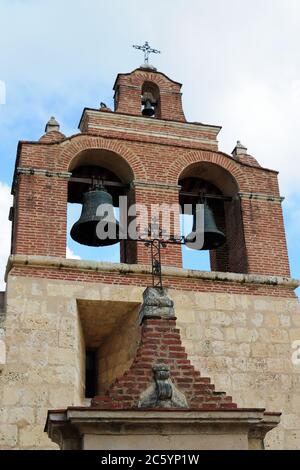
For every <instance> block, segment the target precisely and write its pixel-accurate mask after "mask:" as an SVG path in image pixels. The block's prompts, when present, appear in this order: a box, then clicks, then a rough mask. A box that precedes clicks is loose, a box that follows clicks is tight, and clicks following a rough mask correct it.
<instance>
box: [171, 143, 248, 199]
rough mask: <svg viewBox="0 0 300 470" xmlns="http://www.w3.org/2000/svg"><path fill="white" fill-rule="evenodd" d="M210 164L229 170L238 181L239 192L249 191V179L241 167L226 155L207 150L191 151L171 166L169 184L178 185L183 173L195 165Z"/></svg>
mask: <svg viewBox="0 0 300 470" xmlns="http://www.w3.org/2000/svg"><path fill="white" fill-rule="evenodd" d="M201 162H209V163H214V164H216V165H219V166H220V167H222V168H224V169H225V170H227V171H228V172H229V173H230V174H231V175H232V176H233V177H234V179H235V180H236V183H237V185H238V187H239V190H240V191H241V190H247V189H248V179H247V178H246V176H245V174H244V172H243V171H242V170H241V168H240V167H239V165H238V164H237V163H236V162H234V161H233V160H232V159H231V158H230V157H229V156H227V155H226V154H224V153H218V152H210V151H205V150H196V151H191V152H189V153H188V154H186V155H185V156H182V155H181V156H180V157H178V158H177V159H176V160H175V161H174V162H173V163H172V165H171V166H170V168H169V171H168V182H169V183H170V184H178V180H179V178H180V175H181V174H182V172H183V171H184V170H185V169H186V168H187V167H188V166H190V165H191V164H193V163H201Z"/></svg>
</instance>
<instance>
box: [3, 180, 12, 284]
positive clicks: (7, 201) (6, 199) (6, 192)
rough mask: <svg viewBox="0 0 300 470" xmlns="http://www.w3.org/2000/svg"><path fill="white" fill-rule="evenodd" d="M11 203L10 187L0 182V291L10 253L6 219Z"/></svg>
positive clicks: (8, 230)
mask: <svg viewBox="0 0 300 470" xmlns="http://www.w3.org/2000/svg"><path fill="white" fill-rule="evenodd" d="M11 205H12V196H11V194H10V188H9V187H8V186H7V185H5V184H3V183H1V182H0V227H1V232H0V291H3V290H5V282H4V273H5V268H6V264H7V259H8V256H9V254H10V238H11V222H9V220H8V214H9V208H10V207H11Z"/></svg>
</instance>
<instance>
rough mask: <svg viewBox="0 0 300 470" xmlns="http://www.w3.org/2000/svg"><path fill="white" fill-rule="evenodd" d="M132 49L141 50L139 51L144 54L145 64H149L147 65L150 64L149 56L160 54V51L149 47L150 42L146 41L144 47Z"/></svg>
mask: <svg viewBox="0 0 300 470" xmlns="http://www.w3.org/2000/svg"><path fill="white" fill-rule="evenodd" d="M132 47H134V48H135V49H139V50H141V51H143V52H144V60H145V64H147V65H148V64H149V54H160V51H158V50H157V49H152V48H151V47H150V46H149V43H148V41H146V42H145V44H144V45H143V46H135V45H133V46H132Z"/></svg>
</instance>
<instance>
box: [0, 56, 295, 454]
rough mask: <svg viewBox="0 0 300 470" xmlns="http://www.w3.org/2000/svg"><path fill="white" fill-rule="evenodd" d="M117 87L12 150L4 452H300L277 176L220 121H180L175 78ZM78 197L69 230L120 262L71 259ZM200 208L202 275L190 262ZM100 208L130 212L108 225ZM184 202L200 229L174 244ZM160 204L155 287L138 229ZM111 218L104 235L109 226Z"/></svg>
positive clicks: (153, 77)
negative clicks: (73, 125) (163, 234)
mask: <svg viewBox="0 0 300 470" xmlns="http://www.w3.org/2000/svg"><path fill="white" fill-rule="evenodd" d="M113 90H114V103H115V107H114V110H111V109H109V108H108V107H106V105H105V104H104V103H102V104H101V107H100V108H96V109H90V108H85V109H84V110H83V113H82V116H81V119H80V123H79V132H78V133H77V134H75V135H72V136H65V135H64V134H63V133H62V132H61V130H60V125H59V123H58V122H57V121H56V120H55V118H51V119H50V121H49V122H48V123H47V125H46V129H45V134H44V135H43V136H42V137H41V138H40V139H39V140H37V141H34V142H28V141H21V142H20V143H19V145H18V150H17V159H16V166H15V173H14V180H13V186H12V191H13V195H14V205H13V208H12V210H11V213H10V216H11V219H12V221H13V231H12V249H11V255H10V257H9V259H8V264H7V270H6V280H7V291H6V295H5V302H4V311H5V316H4V331H5V336H4V341H5V345H6V351H7V360H6V363H5V364H3V365H2V366H1V367H2V373H1V375H0V389H1V393H2V395H1V396H2V406H3V409H4V410H5V413H4V414H3V420H6V421H3V425H5V426H7V433H6V434H5V436H4V440H3V444H2V446H3V448H14V449H50V448H57V446H60V448H62V449H66V448H86V449H88V448H89V449H109V448H111V447H110V446H111V445H113V446H114V448H137V446H138V447H140V448H145V446H147V445H148V446H149V442H152V443H153V444H152V445H153V446H154V448H155V449H159V448H166V446H167V445H169V444H168V442H172V439H174V440H173V442H174V446H175V447H176V446H177V448H179V447H178V446H180V445H181V446H183V448H185V449H187V448H191V449H196V448H197V446H200V447H201V448H203V449H209V448H218V447H220V448H226V449H237V448H243V449H248V448H263V447H266V448H272V449H288V448H292V447H293V446H296V447H297V446H298V447H299V442H296V441H295V437H294V436H295V435H298V434H299V433H300V414H299V400H298V394H299V391H298V388H299V386H298V384H299V372H300V371H299V366H298V365H297V363H296V362H295V361H294V359H293V347H294V346H293V345H294V341H296V340H300V337H299V324H300V321H299V318H300V316H299V313H300V312H299V303H298V300H297V298H296V296H295V292H294V290H295V288H296V287H297V286H298V285H299V282H298V281H296V280H294V279H292V278H291V277H290V270H289V261H288V254H287V247H286V240H285V232H284V224H283V217H282V207H281V205H282V202H283V198H282V197H281V195H280V193H279V187H278V174H277V172H276V171H274V170H271V169H267V168H263V167H262V166H260V164H259V163H258V162H257V160H256V159H255V158H254V157H252V156H251V155H249V154H248V152H247V149H246V148H245V147H244V146H243V145H242V144H241V143H240V142H238V143H237V145H236V146H235V148H234V150H233V152H232V154H230V155H229V154H226V153H224V152H223V151H221V150H219V147H218V134H219V132H220V131H221V127H220V126H216V125H210V124H203V123H201V122H188V121H186V118H185V116H184V112H183V106H182V95H181V84H180V83H178V82H176V81H174V80H172V79H171V78H169V77H167V76H166V75H165V74H164V73H162V72H160V71H158V70H156V69H155V68H154V67H152V66H150V65H149V64H148V63H147V62H146V63H145V64H143V66H141V67H139V68H137V69H136V70H133V71H132V72H130V73H120V74H119V75H118V76H117V78H116V81H115V84H114V87H113ZM122 198H123V199H122ZM120 201H123V202H120ZM68 203H81V204H82V214H81V217H80V219H79V220H78V222H77V223H76V224H75V226H74V227H73V229H72V237H73V239H74V240H76V241H77V242H79V243H83V244H86V245H92V246H98V249H99V250H103V249H105V246H106V245H108V244H113V245H114V247H115V249H116V250H120V259H121V262H120V263H102V262H95V261H87V260H83V259H80V260H75V259H66V240H67V204H68ZM199 204H200V205H201V206H202V207H203V212H202V214H203V220H204V222H203V223H204V225H203V231H204V240H203V242H204V243H203V245H201V246H198V248H197V249H206V250H209V253H210V263H211V271H209V272H207V271H203V270H201V266H199V269H197V270H186V269H183V267H182V252H181V249H182V243H187V242H191V243H190V248H191V249H195V247H194V246H193V244H192V243H193V240H194V238H195V237H196V235H198V228H197V227H198V226H197V224H196V207H198V206H197V205H199ZM104 206H105V207H106V208H107V207H108V209H107V211H106V212H109V211H110V208H112V207H113V206H114V207H119V209H120V214H121V212H122V211H124V213H126V219H123V218H122V217H120V220H117V219H116V218H115V216H114V215H113V216H112V217H111V218H110V219H108V218H106V219H105V218H104V219H103V216H104V212H105V211H104V212H101V210H102V209H103V207H104ZM185 206H189V207H190V208H191V214H192V215H193V217H194V226H193V230H192V233H191V234H190V236H189V237H181V239H180V240H181V241H182V243H177V242H176V240H178V237H180V236H181V232H180V217H181V213H182V211H183V210H184V207H185ZM99 208H100V212H98V209H99ZM154 216H155V219H156V221H157V223H158V225H159V226H160V225H161V224H162V221H163V220H164V218H167V219H168V220H169V231H168V243H165V244H164V246H163V247H162V248H161V252H160V256H161V258H160V263H161V264H160V266H159V268H160V270H161V275H162V281H163V287H159V288H155V287H153V286H152V275H153V257H152V256H151V249H150V248H149V245H148V246H147V244H145V243H143V242H142V240H137V239H134V237H130V236H128V233H127V229H128V227H129V226H131V227H134V228H135V229H136V228H137V226H138V228H139V230H140V232H141V233H142V232H143V230H145V229H147V227H148V226H149V224H150V225H151V223H152V221H153V218H154ZM105 217H106V216H105ZM103 220H104V228H106V229H107V228H108V227H109V226H110V225H111V226H112V228H113V229H116V231H115V233H114V236H113V238H112V239H110V242H111V243H106V242H104V240H102V239H101V238H99V236H98V232H97V229H98V228H99V222H101V221H103ZM121 229H122V230H124V229H126V230H125V231H126V236H124V237H121V236H120V233H121ZM158 238H159V236H158ZM99 240H100V241H99ZM99 253H100V251H99ZM53 410H64V411H60V412H56V411H53ZM266 410H267V411H266ZM141 411H142V414H141ZM280 413H282V417H281V422H280V423H279V421H280ZM4 415H5V416H4ZM108 415H109V416H110V417H111V418H110V420H107V416H108ZM0 416H1V419H2V415H0ZM86 416H89V420H90V421H89V423H90V424H89V427H87V424H86V419H87V418H86ZM141 416H142V419H140V418H141ZM7 417H9V418H7ZM171 418H172V419H171ZM7 419H9V421H8V422H7ZM46 420H47V424H46V432H44V425H45V422H46ZM75 422H76V423H77V424H76V425H75V424H74V423H75ZM204 422H205V423H206V424H203V423H204ZM8 423H9V424H8ZM137 423H138V424H137ZM151 423H152V424H151ZM153 423H154V424H153ZM174 423H176V424H174ZM237 423H239V425H238V424H237ZM158 425H159V426H160V427H159V426H158ZM115 426H120V429H122V432H121V433H118V435H117V434H115V433H114V432H113V429H115ZM132 429H134V435H135V438H134V439H133V438H132V435H131V434H132V432H131V431H132ZM158 429H161V432H160V431H158ZM209 429H210V430H212V434H211V436H210V437H209V438H208V437H207V431H208V430H209ZM130 430H131V431H130ZM269 431H270V432H269ZM165 436H167V438H166V437H165ZM175 436H177V437H175ZM178 436H181V438H178ZM265 436H266V437H265ZM149 438H150V439H149ZM169 438H172V439H171V441H170V439H169ZM168 439H169V440H168ZM112 440H113V442H114V443H113V444H112ZM180 443H181V444H180ZM182 443H183V444H182ZM161 446H162V447H161Z"/></svg>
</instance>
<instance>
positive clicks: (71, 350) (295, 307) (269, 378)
mask: <svg viewBox="0 0 300 470" xmlns="http://www.w3.org/2000/svg"><path fill="white" fill-rule="evenodd" d="M143 290H144V288H143V287H139V286H130V287H129V286H125V285H124V286H120V285H109V284H100V283H92V282H88V283H84V282H76V281H73V282H71V281H64V282H63V283H62V282H60V281H58V280H46V279H42V278H30V277H26V278H22V277H17V276H12V275H9V276H8V285H7V308H6V320H5V334H6V336H5V341H6V347H7V364H6V366H5V367H4V368H3V370H2V372H0V403H1V407H0V423H1V424H0V448H2V449H7V448H14V449H20V448H22V449H38V448H42V449H46V448H47V449H51V448H56V446H55V445H54V444H53V443H51V442H50V441H49V439H48V438H47V436H46V434H45V433H44V432H43V428H44V425H45V420H46V414H47V410H48V409H61V408H64V407H67V406H71V405H83V404H86V400H85V399H84V390H83V385H84V372H83V368H84V348H85V344H84V343H85V340H84V335H85V334H86V333H85V332H84V327H83V328H82V325H81V324H82V318H81V317H80V315H79V311H78V302H79V301H80V300H88V301H91V300H93V301H95V302H97V303H98V304H97V305H100V306H101V305H102V303H105V302H107V301H109V302H118V303H120V302H121V303H124V312H125V313H124V315H127V313H126V312H127V311H128V312H129V311H133V309H136V306H137V304H138V303H140V302H141V301H142V292H143ZM169 294H170V296H171V298H173V300H174V302H175V312H176V316H177V318H178V325H179V327H180V329H181V332H182V341H183V345H184V346H185V347H186V350H187V353H188V354H189V358H190V359H191V361H192V363H193V365H195V366H196V367H197V368H199V370H200V372H201V373H202V375H204V376H209V377H211V378H212V381H213V382H214V383H215V385H216V389H217V390H223V391H226V392H227V394H229V395H232V397H233V400H234V401H235V402H236V403H237V404H238V406H239V407H260V406H261V407H266V408H267V410H268V411H283V416H282V421H281V424H280V426H279V427H278V428H276V429H275V430H274V431H272V432H270V434H269V435H268V436H267V438H266V445H267V447H268V448H273V449H283V448H285V449H288V448H298V449H300V402H299V396H300V366H299V365H298V366H297V365H293V363H292V360H291V356H292V352H293V349H292V342H293V341H294V340H297V339H300V312H299V304H298V301H297V300H296V299H292V298H281V297H268V296H262V295H260V296H255V295H245V294H244V295H242V294H227V293H221V292H218V293H211V292H207V293H205V292H186V291H179V290H177V291H176V290H174V289H172V290H170V291H169ZM79 304H80V302H79ZM128 306H130V309H128ZM119 308H121V307H119ZM120 311H121V310H120ZM128 318H129V317H128ZM126 321H127V320H126V317H124V331H125V330H126V328H125V326H126ZM130 321H132V326H133V329H132V330H131V331H135V333H133V335H132V339H133V343H134V342H135V341H136V336H135V335H136V334H138V324H137V323H135V320H134V318H133V317H132V319H131V320H129V322H130ZM100 323H101V322H100ZM134 325H135V326H134ZM83 326H84V325H83ZM127 326H128V325H127ZM135 328H136V329H135ZM110 331H111V336H110V338H111V339H107V342H106V343H105V342H103V343H102V354H103V357H104V356H105V355H106V356H108V355H111V356H112V357H114V358H115V361H116V362H119V356H118V355H113V354H112V348H111V346H112V344H113V345H115V344H114V339H113V338H115V339H116V337H118V338H119V343H118V346H117V344H116V347H117V348H120V351H122V350H123V352H124V353H125V351H127V350H128V345H129V344H130V338H131V336H129V335H127V337H126V336H124V335H122V329H121V328H120V327H119V325H118V323H116V324H115V325H112V329H111V330H110ZM109 344H110V346H109ZM122 345H123V346H122ZM134 352H135V351H134V347H132V350H131V352H129V353H128V354H129V355H128V356H126V361H124V362H123V366H122V368H126V367H127V364H129V362H130V360H131V357H130V356H131V355H132V357H133V355H134ZM103 360H104V359H103ZM107 370H114V371H115V372H114V374H113V375H116V374H117V373H120V374H121V373H122V372H123V370H121V369H117V364H113V362H111V363H110V365H109V367H107ZM110 377H111V379H112V375H111V376H110Z"/></svg>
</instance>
